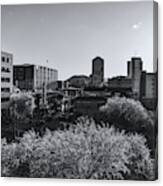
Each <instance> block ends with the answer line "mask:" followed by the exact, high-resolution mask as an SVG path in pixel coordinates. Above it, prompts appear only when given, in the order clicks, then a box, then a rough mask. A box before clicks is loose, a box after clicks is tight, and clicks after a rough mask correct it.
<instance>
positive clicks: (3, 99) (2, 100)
mask: <svg viewBox="0 0 163 186" xmlns="http://www.w3.org/2000/svg"><path fill="white" fill-rule="evenodd" d="M9 100H10V98H9V97H8V98H1V102H6V101H9Z"/></svg>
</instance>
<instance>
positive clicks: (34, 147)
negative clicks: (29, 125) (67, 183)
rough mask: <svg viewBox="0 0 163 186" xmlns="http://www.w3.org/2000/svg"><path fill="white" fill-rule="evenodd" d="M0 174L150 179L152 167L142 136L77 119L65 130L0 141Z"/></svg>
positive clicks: (29, 134) (152, 175)
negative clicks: (0, 166)
mask: <svg viewBox="0 0 163 186" xmlns="http://www.w3.org/2000/svg"><path fill="white" fill-rule="evenodd" d="M2 176H16V177H17V176H24V177H55V178H76V179H78V178H83V179H143V180H152V179H154V170H153V163H152V159H151V158H150V152H149V149H148V148H147V147H146V145H145V138H144V137H142V136H141V135H137V134H124V131H121V132H119V131H116V130H115V129H114V128H113V127H111V128H108V127H107V128H106V127H104V126H103V127H100V126H98V125H96V124H95V122H94V120H92V119H88V118H80V119H78V122H77V125H76V126H75V125H73V127H70V128H69V130H63V131H60V130H58V131H54V132H51V131H49V130H47V131H46V133H45V135H44V136H43V137H40V136H39V135H38V134H36V133H35V132H34V131H30V132H28V133H25V134H24V136H23V137H22V138H20V139H19V141H18V142H15V143H10V144H7V143H6V142H5V140H2Z"/></svg>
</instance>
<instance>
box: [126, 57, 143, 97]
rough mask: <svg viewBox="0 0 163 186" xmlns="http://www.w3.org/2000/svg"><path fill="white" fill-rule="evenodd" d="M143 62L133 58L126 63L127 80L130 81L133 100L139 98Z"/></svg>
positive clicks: (138, 58)
mask: <svg viewBox="0 0 163 186" xmlns="http://www.w3.org/2000/svg"><path fill="white" fill-rule="evenodd" d="M142 70H143V62H142V59H141V58H140V57H133V58H131V61H128V62H127V73H128V78H131V79H132V90H133V94H134V97H135V98H138V99H139V98H140V82H141V74H142Z"/></svg>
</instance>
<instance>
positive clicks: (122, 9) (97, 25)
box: [1, 1, 153, 80]
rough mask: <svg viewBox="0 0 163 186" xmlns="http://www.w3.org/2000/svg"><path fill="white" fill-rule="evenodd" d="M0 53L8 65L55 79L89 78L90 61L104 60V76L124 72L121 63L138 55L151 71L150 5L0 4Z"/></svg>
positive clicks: (151, 25)
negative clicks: (27, 66) (35, 68)
mask: <svg viewBox="0 0 163 186" xmlns="http://www.w3.org/2000/svg"><path fill="white" fill-rule="evenodd" d="M1 24H2V27H1V39H2V43H1V49H2V50H3V51H7V52H11V53H13V56H14V64H24V63H32V64H36V65H44V66H48V67H51V68H55V69H57V70H58V75H59V79H61V80H64V79H67V78H69V77H71V76H72V75H81V74H85V75H90V74H91V71H92V59H93V58H95V57H96V56H100V57H102V58H103V59H104V62H105V78H108V77H113V76H117V75H126V74H127V61H128V60H130V59H131V57H133V56H140V57H141V58H142V60H143V62H144V64H143V68H144V69H145V70H147V71H149V72H151V71H152V70H153V3H152V2H151V1H144V2H143V1H140V2H108V3H106V2H105V3H82V4H81V3H80V4H72V3H71V4H44V5H41V4H40V5H39V4H37V5H3V6H2V9H1Z"/></svg>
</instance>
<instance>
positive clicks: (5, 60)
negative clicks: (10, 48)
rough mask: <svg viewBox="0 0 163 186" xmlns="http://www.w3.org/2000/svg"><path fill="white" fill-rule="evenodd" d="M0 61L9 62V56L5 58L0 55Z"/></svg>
mask: <svg viewBox="0 0 163 186" xmlns="http://www.w3.org/2000/svg"><path fill="white" fill-rule="evenodd" d="M1 61H2V62H7V63H9V62H10V58H9V57H6V58H5V57H4V56H2V57H1Z"/></svg>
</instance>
